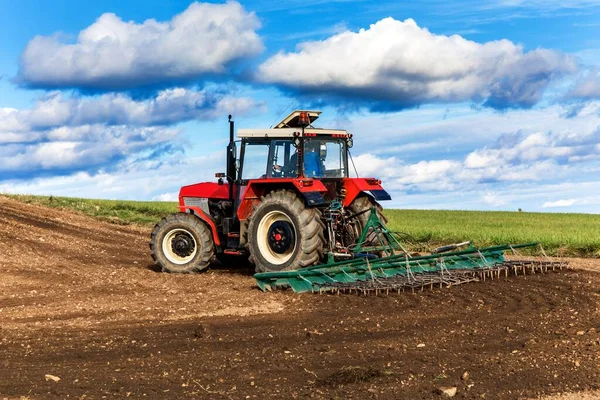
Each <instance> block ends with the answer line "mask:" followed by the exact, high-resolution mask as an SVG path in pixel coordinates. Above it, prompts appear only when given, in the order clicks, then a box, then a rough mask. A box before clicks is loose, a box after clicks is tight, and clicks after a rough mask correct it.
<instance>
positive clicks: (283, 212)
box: [150, 111, 390, 273]
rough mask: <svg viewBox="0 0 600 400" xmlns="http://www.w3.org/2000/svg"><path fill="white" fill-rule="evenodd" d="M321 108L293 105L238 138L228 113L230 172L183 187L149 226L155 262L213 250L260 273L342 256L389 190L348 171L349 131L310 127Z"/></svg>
mask: <svg viewBox="0 0 600 400" xmlns="http://www.w3.org/2000/svg"><path fill="white" fill-rule="evenodd" d="M320 114H321V112H320V111H294V112H293V113H291V114H290V115H289V116H288V117H287V118H285V119H284V120H283V121H281V122H280V123H279V124H278V125H277V126H275V128H273V129H240V130H238V138H239V139H241V141H238V142H236V141H234V125H233V121H232V120H231V116H229V130H230V132H229V135H230V141H229V145H228V146H227V173H226V174H223V173H219V174H216V177H217V178H218V182H203V183H197V184H194V185H189V186H184V187H182V188H181V191H180V192H179V210H180V212H179V213H177V214H173V215H169V216H167V217H165V218H163V219H162V221H160V222H159V223H158V224H156V226H155V227H154V230H153V232H152V236H151V241H150V248H151V250H152V257H153V258H154V261H155V262H156V263H157V264H158V265H159V266H160V267H161V268H162V270H163V271H165V272H180V273H193V272H198V271H201V270H203V269H205V268H207V267H208V266H209V264H210V262H211V260H212V259H213V256H216V258H217V259H219V260H222V261H223V260H224V259H228V258H229V259H230V258H231V256H240V257H243V256H247V257H249V260H250V262H251V263H252V264H254V265H255V267H256V271H257V272H269V271H285V270H292V269H297V268H301V267H307V266H311V265H315V264H319V263H322V262H323V261H324V260H326V259H329V260H332V259H343V258H345V257H349V256H350V254H349V253H350V249H351V248H352V247H353V246H354V245H356V243H357V240H358V239H359V237H361V234H362V233H363V228H364V227H365V225H366V223H367V220H368V218H369V215H370V210H372V209H375V210H376V212H377V213H378V214H380V212H381V207H380V206H379V204H378V203H377V201H378V200H390V196H389V194H388V193H387V192H386V191H385V190H384V189H383V188H382V187H381V181H380V180H378V179H375V178H350V177H349V166H348V149H349V148H350V147H352V135H351V134H349V133H348V132H346V131H345V130H334V129H319V128H314V127H313V126H312V124H313V122H314V121H315V120H316V119H317V118H318V117H319V115H320ZM236 143H240V151H239V156H238V152H237V144H236ZM238 160H239V161H238ZM224 178H225V179H226V181H224ZM373 207H375V208H373ZM379 218H380V219H381V220H382V221H385V219H384V218H383V216H382V215H379Z"/></svg>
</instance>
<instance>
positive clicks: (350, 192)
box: [344, 178, 391, 207]
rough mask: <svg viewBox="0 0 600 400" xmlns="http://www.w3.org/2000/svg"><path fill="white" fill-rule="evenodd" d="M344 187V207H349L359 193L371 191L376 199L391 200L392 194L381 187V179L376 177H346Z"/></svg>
mask: <svg viewBox="0 0 600 400" xmlns="http://www.w3.org/2000/svg"><path fill="white" fill-rule="evenodd" d="M344 188H345V189H346V197H345V198H344V207H348V206H349V205H350V204H352V202H353V201H354V199H356V197H358V195H359V194H361V193H364V192H369V193H370V194H371V195H372V196H373V197H374V198H375V200H390V199H391V197H390V195H389V194H388V193H387V192H386V191H385V190H384V189H383V187H381V181H380V180H379V179H376V178H345V179H344Z"/></svg>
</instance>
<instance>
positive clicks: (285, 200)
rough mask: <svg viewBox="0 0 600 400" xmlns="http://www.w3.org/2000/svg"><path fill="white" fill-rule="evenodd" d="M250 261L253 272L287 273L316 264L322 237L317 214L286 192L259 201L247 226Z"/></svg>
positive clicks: (322, 240)
mask: <svg viewBox="0 0 600 400" xmlns="http://www.w3.org/2000/svg"><path fill="white" fill-rule="evenodd" d="M247 243H248V250H249V252H250V261H251V262H252V263H253V264H254V265H255V267H256V271H257V272H270V271H288V270H292V269H296V268H301V267H307V266H309V265H313V264H316V263H318V262H319V261H320V260H321V258H322V256H323V247H324V244H325V237H324V234H323V223H322V222H321V213H320V212H319V210H318V209H316V208H307V207H306V205H305V204H304V202H303V201H302V200H301V199H299V198H298V196H296V194H295V193H294V192H292V191H289V190H276V191H273V192H271V193H269V194H267V195H266V196H264V197H263V198H262V201H261V202H260V203H259V204H258V206H256V208H255V209H254V212H253V213H252V215H251V216H250V219H249V223H248V242H247Z"/></svg>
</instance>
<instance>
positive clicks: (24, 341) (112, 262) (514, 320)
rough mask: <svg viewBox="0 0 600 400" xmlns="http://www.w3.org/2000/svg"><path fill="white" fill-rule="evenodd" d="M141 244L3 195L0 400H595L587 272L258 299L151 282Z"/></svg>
mask: <svg viewBox="0 0 600 400" xmlns="http://www.w3.org/2000/svg"><path fill="white" fill-rule="evenodd" d="M148 234H149V232H148V231H147V230H146V229H142V228H136V227H122V226H117V225H111V224H108V223H103V222H99V221H96V220H94V219H91V218H89V217H85V216H80V215H73V214H71V213H69V212H64V211H57V210H50V209H46V208H43V207H39V206H33V205H26V204H21V203H18V202H16V201H14V200H9V199H6V198H3V197H1V196H0V268H1V269H2V277H1V279H0V399H2V398H11V399H12V398H21V397H23V398H28V399H47V398H61V399H63V398H88V399H90V398H94V399H95V398H115V397H117V398H120V397H131V398H142V397H143V398H160V399H164V398H207V399H240V398H241V399H244V398H280V399H289V398H326V399H347V398H355V399H370V398H373V399H430V398H444V395H442V394H438V389H439V388H441V387H456V388H457V394H456V396H455V398H461V399H481V398H485V399H520V398H549V397H546V396H549V395H555V394H559V393H568V397H553V398H557V399H558V398H561V399H578V398H585V399H592V398H598V393H599V392H598V391H597V390H598V389H599V385H600V312H599V307H600V273H599V272H600V261H599V260H571V265H572V266H573V267H574V268H573V270H572V271H567V272H561V273H551V274H547V275H534V276H527V277H517V278H508V279H502V280H497V281H492V282H489V281H488V282H485V283H473V284H469V285H464V286H460V287H454V288H448V289H438V290H432V291H425V292H423V293H420V294H416V295H413V294H408V293H405V294H401V295H393V296H389V297H367V298H365V297H355V296H340V297H337V296H330V295H323V296H319V295H297V294H294V293H291V292H280V293H262V292H260V291H258V289H256V288H255V286H254V282H253V279H252V277H251V274H250V271H249V270H247V269H243V268H241V269H240V268H237V269H236V268H223V267H218V268H216V269H213V270H211V271H209V272H208V273H204V274H200V275H188V276H184V275H168V274H163V273H158V272H156V271H155V270H154V268H153V267H152V265H151V260H150V257H149V255H148V244H147V241H148ZM50 375H51V376H50ZM58 378H60V380H59V381H57V379H58ZM584 396H585V397H584Z"/></svg>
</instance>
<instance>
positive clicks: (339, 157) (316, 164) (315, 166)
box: [304, 138, 346, 178]
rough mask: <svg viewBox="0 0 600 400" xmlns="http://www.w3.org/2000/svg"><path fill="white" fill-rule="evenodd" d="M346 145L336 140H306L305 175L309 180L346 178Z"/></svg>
mask: <svg viewBox="0 0 600 400" xmlns="http://www.w3.org/2000/svg"><path fill="white" fill-rule="evenodd" d="M345 146H346V143H345V142H344V141H342V140H336V139H315V138H313V139H306V141H305V143H304V175H305V176H306V177H307V178H344V177H345V176H346V157H344V155H345V152H346V148H345Z"/></svg>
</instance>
